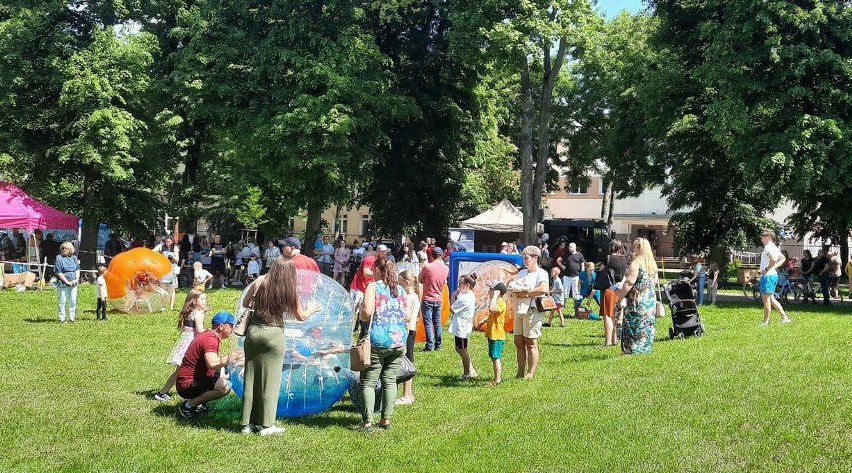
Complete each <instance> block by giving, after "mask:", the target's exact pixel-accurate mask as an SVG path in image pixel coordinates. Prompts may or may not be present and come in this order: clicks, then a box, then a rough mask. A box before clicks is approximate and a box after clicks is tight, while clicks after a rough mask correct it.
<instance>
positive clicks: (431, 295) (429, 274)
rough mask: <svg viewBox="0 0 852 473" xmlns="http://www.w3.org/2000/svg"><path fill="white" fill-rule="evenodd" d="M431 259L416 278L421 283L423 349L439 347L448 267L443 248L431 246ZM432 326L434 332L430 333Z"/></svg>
mask: <svg viewBox="0 0 852 473" xmlns="http://www.w3.org/2000/svg"><path fill="white" fill-rule="evenodd" d="M432 257H433V260H432V262H431V263H429V264H427V265H426V266H424V267H423V269H421V270H420V276H418V278H417V279H418V280H419V281H420V282H421V283H423V303H422V305H421V308H422V309H421V310H422V311H423V328H424V329H425V331H426V348H424V349H423V351H432V350H440V349H441V338H442V337H441V336H442V333H441V332H442V330H441V300H442V299H443V295H444V285H445V284H446V283H447V276H449V275H450V268H448V267H447V265H446V264H444V250H442V249H441V247H440V246H436V247H434V248H432ZM433 327H434V334H433V333H432V331H433Z"/></svg>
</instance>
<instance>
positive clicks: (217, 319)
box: [210, 310, 237, 325]
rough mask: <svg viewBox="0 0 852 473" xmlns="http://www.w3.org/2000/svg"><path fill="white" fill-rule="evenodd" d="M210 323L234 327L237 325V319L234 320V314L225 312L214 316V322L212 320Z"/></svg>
mask: <svg viewBox="0 0 852 473" xmlns="http://www.w3.org/2000/svg"><path fill="white" fill-rule="evenodd" d="M210 323H211V324H213V325H222V324H231V325H234V324H236V323H237V319H235V318H234V314H232V313H230V312H227V311H224V310H223V311H221V312H216V315H214V316H213V320H211V321H210Z"/></svg>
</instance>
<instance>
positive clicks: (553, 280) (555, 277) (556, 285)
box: [541, 266, 565, 327]
mask: <svg viewBox="0 0 852 473" xmlns="http://www.w3.org/2000/svg"><path fill="white" fill-rule="evenodd" d="M561 272H562V271H561V270H560V269H559V267H558V266H554V267H552V268H550V295H551V296H553V302H555V303H556V309H554V310H551V311H550V316H549V317H548V318H547V322H546V323H543V324H541V326H542V327H550V326H551V325H550V324H551V323H553V317H554V316H556V315H559V326H560V327H564V326H565V315H564V314H563V313H562V306H563V305H564V304H565V294H563V293H562V291H563V286H562V278H560V277H559V273H561Z"/></svg>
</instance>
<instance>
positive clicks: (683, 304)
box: [664, 280, 705, 338]
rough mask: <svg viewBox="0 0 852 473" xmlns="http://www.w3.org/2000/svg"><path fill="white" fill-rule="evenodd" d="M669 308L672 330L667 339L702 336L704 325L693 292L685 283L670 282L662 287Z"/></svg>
mask: <svg viewBox="0 0 852 473" xmlns="http://www.w3.org/2000/svg"><path fill="white" fill-rule="evenodd" d="M664 290H665V292H666V298H668V300H669V308H670V309H671V312H672V328H670V329H669V338H684V337H689V336H693V335H694V336H701V335H704V333H705V330H704V324H703V323H702V322H701V317H700V316H699V314H698V306H697V305H696V304H695V292H694V291H693V289H692V286H691V285H690V284H689V282H687V281H683V280H680V281H672V282H670V283H668V284H666V285H665V286H664Z"/></svg>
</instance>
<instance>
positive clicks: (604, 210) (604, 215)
mask: <svg viewBox="0 0 852 473" xmlns="http://www.w3.org/2000/svg"><path fill="white" fill-rule="evenodd" d="M611 194H612V182H607V183H606V191H604V196H603V202H601V220H603V221H604V222H608V221H609V214H610V210H611V209H610V208H609V201H610V199H611V198H612V196H611Z"/></svg>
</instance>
